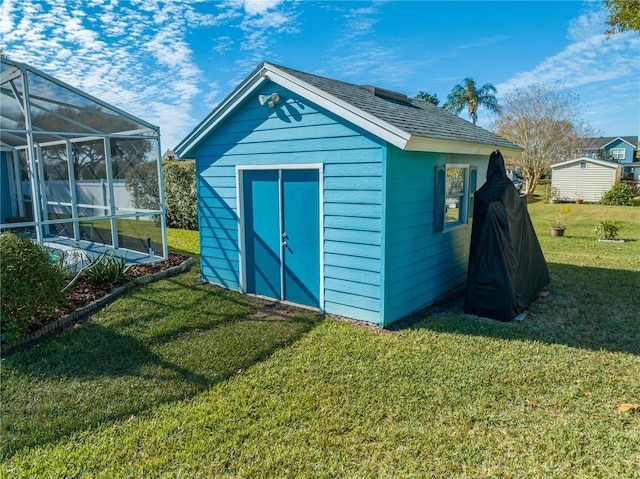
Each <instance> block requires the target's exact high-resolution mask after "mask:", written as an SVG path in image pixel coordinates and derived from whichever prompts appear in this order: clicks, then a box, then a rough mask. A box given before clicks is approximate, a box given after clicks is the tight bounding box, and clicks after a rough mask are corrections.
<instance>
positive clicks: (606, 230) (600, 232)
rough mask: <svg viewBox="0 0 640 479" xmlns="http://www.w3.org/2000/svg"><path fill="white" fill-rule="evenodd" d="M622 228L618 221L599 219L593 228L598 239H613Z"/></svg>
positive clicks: (616, 237) (615, 238)
mask: <svg viewBox="0 0 640 479" xmlns="http://www.w3.org/2000/svg"><path fill="white" fill-rule="evenodd" d="M620 229H622V225H621V224H620V222H619V221H610V220H601V221H600V223H598V224H597V225H596V226H595V227H594V228H593V230H594V231H595V232H596V235H597V236H598V239H599V240H605V241H615V240H617V239H618V234H619V233H620Z"/></svg>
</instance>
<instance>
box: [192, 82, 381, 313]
mask: <svg viewBox="0 0 640 479" xmlns="http://www.w3.org/2000/svg"><path fill="white" fill-rule="evenodd" d="M274 92H277V93H278V94H279V95H280V98H281V100H280V102H279V103H278V104H277V107H276V108H267V107H266V106H261V105H260V104H259V103H258V101H257V96H258V94H271V93H274ZM384 151H385V147H384V145H383V143H382V142H381V141H380V140H379V139H377V138H375V137H373V136H372V135H370V134H368V133H366V132H365V131H363V130H361V129H359V128H357V127H355V126H353V125H351V124H349V123H346V122H345V121H344V120H342V119H340V118H338V117H336V116H335V115H333V114H331V113H330V112H328V111H326V110H324V109H322V108H320V107H318V106H317V105H314V104H313V103H311V102H309V101H307V100H305V99H303V98H302V97H299V96H297V95H294V94H292V93H291V92H289V91H287V90H285V89H283V88H281V87H279V86H277V85H274V84H269V85H267V86H265V87H264V88H262V89H261V91H259V92H256V93H255V95H251V97H250V99H249V100H248V101H247V102H245V103H244V104H243V105H241V106H240V107H239V108H237V109H236V110H235V111H234V112H233V113H232V114H231V115H230V116H229V117H227V118H226V119H225V121H224V123H223V124H222V125H221V126H220V127H219V128H218V129H217V130H215V131H214V132H213V133H212V134H210V135H209V136H208V137H207V138H206V139H205V140H204V141H203V142H202V143H201V144H200V145H199V146H198V148H197V151H196V166H197V183H198V195H199V196H198V197H199V215H200V241H201V248H202V251H201V257H200V261H201V274H202V277H203V279H205V280H206V281H209V282H212V283H216V284H220V285H222V286H224V287H227V288H230V289H235V290H239V289H240V287H241V286H240V275H241V272H240V263H239V251H238V250H239V238H238V227H239V221H240V220H239V214H238V207H239V205H238V204H237V199H236V198H237V191H236V170H235V167H236V166H237V165H288V164H318V163H321V164H323V185H324V189H323V192H322V198H323V201H324V206H323V208H324V211H323V212H324V217H323V221H324V244H323V248H324V258H323V260H324V309H325V311H326V312H327V313H330V314H336V315H344V316H349V317H351V318H354V319H360V320H363V321H369V322H374V323H378V322H379V318H380V297H381V294H382V293H381V290H380V287H381V281H380V276H381V275H380V273H381V264H380V263H381V254H380V244H381V240H380V236H381V231H382V220H381V218H382V216H381V209H382V207H381V205H382V195H381V188H382V167H381V164H382V157H383V154H384ZM301 207H304V205H301Z"/></svg>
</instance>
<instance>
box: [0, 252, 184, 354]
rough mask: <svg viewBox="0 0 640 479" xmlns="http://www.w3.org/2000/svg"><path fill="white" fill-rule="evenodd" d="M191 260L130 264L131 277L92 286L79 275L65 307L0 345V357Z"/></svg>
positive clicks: (179, 269)
mask: <svg viewBox="0 0 640 479" xmlns="http://www.w3.org/2000/svg"><path fill="white" fill-rule="evenodd" d="M192 263H193V259H192V258H190V257H188V256H185V255H182V254H179V253H169V257H168V258H167V259H166V260H164V261H160V262H158V263H156V264H154V265H151V264H139V265H133V266H132V269H131V277H130V278H128V279H121V280H119V281H113V282H100V283H96V282H94V281H91V280H90V279H89V278H87V277H85V276H80V277H79V278H77V280H76V281H75V282H74V283H73V285H71V286H70V287H69V288H68V290H67V293H66V305H65V306H64V307H63V308H59V309H58V310H57V311H56V312H55V314H52V315H50V316H47V317H46V318H44V319H43V320H42V321H41V322H40V323H37V324H33V325H32V327H31V328H30V330H29V331H28V332H27V334H26V335H24V336H22V337H21V338H19V339H17V340H15V341H11V342H8V343H3V344H2V354H3V356H5V357H6V355H7V354H10V353H12V352H15V351H16V350H18V349H20V348H22V347H24V346H27V345H30V344H31V343H32V342H33V341H35V340H37V339H40V338H41V337H43V336H45V335H48V334H50V333H52V332H55V331H57V330H58V329H60V328H62V327H65V326H67V325H69V324H72V323H74V322H76V321H79V320H82V319H85V318H86V317H87V316H88V315H89V314H91V313H93V312H95V311H96V310H98V309H100V308H101V307H104V306H105V305H106V304H108V303H109V302H110V301H113V300H114V299H115V298H116V297H117V296H118V295H119V294H121V293H124V292H125V291H127V290H129V289H131V288H133V287H135V286H136V285H137V284H144V283H148V282H151V281H154V280H157V279H161V278H165V277H168V276H170V275H172V274H177V273H180V272H183V271H184V270H185V268H186V267H187V266H189V265H190V264H192Z"/></svg>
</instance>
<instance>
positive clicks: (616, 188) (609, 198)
mask: <svg viewBox="0 0 640 479" xmlns="http://www.w3.org/2000/svg"><path fill="white" fill-rule="evenodd" d="M634 196H635V194H634V192H633V190H632V189H631V187H630V186H629V185H628V184H626V183H616V184H615V185H613V186H612V187H611V189H610V190H609V191H607V192H606V193H604V194H603V195H602V199H601V200H600V203H602V204H603V205H614V206H632V204H633V203H632V202H631V200H632V199H633V197H634Z"/></svg>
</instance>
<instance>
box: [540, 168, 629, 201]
mask: <svg viewBox="0 0 640 479" xmlns="http://www.w3.org/2000/svg"><path fill="white" fill-rule="evenodd" d="M581 163H582V162H575V163H572V164H569V165H564V166H558V167H555V168H553V174H552V176H551V186H552V187H554V188H557V190H558V196H559V198H560V199H561V200H563V201H574V200H575V199H576V198H582V199H583V200H584V201H588V202H597V201H600V198H602V194H603V193H605V192H606V191H609V190H610V189H611V187H612V186H613V185H614V183H615V182H616V181H617V180H618V179H619V178H618V175H619V170H616V169H615V168H610V167H607V166H602V165H598V164H596V163H591V162H589V161H585V162H584V163H585V164H586V167H585V168H581V167H580V164H581Z"/></svg>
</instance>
